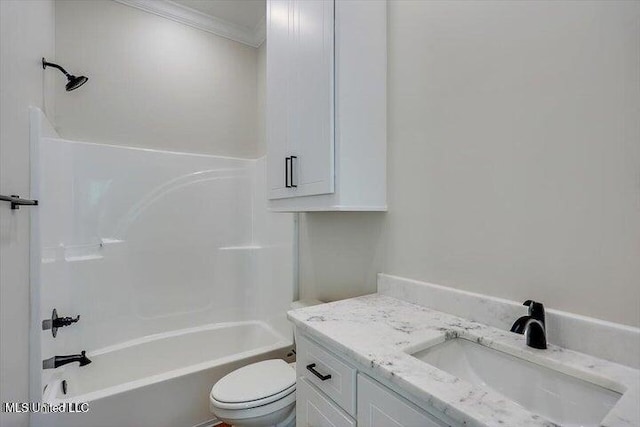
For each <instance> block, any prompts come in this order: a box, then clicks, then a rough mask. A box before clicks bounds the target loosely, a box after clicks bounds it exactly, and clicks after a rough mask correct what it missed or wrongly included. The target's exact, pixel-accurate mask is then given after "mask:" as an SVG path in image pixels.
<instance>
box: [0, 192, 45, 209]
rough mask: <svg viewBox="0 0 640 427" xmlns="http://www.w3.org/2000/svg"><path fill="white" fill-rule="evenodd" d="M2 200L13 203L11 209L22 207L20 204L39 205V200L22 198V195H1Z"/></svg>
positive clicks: (0, 199)
mask: <svg viewBox="0 0 640 427" xmlns="http://www.w3.org/2000/svg"><path fill="white" fill-rule="evenodd" d="M0 201H3V202H9V203H11V209H20V206H38V201H37V200H29V199H21V198H20V196H16V195H11V196H0Z"/></svg>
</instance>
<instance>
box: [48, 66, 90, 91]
mask: <svg viewBox="0 0 640 427" xmlns="http://www.w3.org/2000/svg"><path fill="white" fill-rule="evenodd" d="M47 67H53V68H57V69H58V70H60V71H61V72H62V73H63V74H64V75H65V76H67V80H68V82H67V86H66V88H67V92H71V91H72V90H75V89H78V88H79V87H80V86H82V85H83V84H85V83H86V82H87V81H88V80H89V78H88V77H85V76H77V77H76V76H74V75H72V74H69V73H67V70H65V69H64V68H62V67H61V66H60V65H58V64H54V63H53V62H47V60H46V59H44V58H42V68H47Z"/></svg>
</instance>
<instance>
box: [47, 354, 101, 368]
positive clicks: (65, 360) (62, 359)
mask: <svg viewBox="0 0 640 427" xmlns="http://www.w3.org/2000/svg"><path fill="white" fill-rule="evenodd" d="M73 362H78V363H79V364H80V366H85V365H88V364H89V363H91V360H90V359H89V358H88V357H87V356H86V352H85V351H84V350H83V351H82V352H81V353H80V354H69V355H66V356H53V357H51V358H49V359H46V360H43V361H42V369H55V368H57V367H60V366H64V365H66V364H69V363H73Z"/></svg>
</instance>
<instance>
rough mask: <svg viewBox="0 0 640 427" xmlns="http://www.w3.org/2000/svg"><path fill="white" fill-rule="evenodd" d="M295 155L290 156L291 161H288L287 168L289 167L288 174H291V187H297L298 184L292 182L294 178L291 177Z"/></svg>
mask: <svg viewBox="0 0 640 427" xmlns="http://www.w3.org/2000/svg"><path fill="white" fill-rule="evenodd" d="M297 158H298V157H297V156H291V162H290V163H289V168H290V175H291V187H293V188H296V187H298V184H294V179H293V159H297Z"/></svg>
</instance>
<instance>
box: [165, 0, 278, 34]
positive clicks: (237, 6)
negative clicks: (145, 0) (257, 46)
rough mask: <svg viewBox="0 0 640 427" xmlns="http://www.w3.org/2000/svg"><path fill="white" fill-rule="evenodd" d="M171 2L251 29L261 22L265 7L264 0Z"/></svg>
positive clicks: (187, 0) (191, 0)
mask: <svg viewBox="0 0 640 427" xmlns="http://www.w3.org/2000/svg"><path fill="white" fill-rule="evenodd" d="M173 2H174V3H177V4H179V5H181V6H185V7H188V8H191V9H194V10H197V11H198V12H202V13H204V14H206V15H209V16H212V17H214V18H219V19H222V20H224V21H227V22H231V23H233V24H236V25H239V26H241V27H245V28H247V29H251V30H253V29H255V28H257V27H258V26H259V25H260V24H261V21H262V20H263V19H264V15H265V12H266V7H267V6H266V4H267V2H266V0H173Z"/></svg>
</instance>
